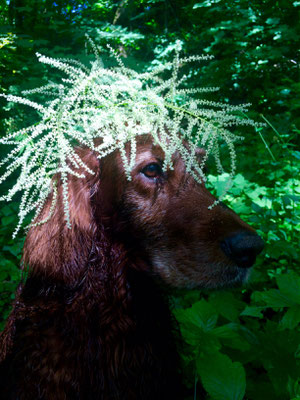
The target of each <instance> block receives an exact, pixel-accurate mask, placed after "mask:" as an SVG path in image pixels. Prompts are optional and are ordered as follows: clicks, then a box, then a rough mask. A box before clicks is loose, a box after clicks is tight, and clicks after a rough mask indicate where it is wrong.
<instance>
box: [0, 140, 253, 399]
mask: <svg viewBox="0 0 300 400" xmlns="http://www.w3.org/2000/svg"><path fill="white" fill-rule="evenodd" d="M78 152H79V154H80V155H81V157H83V159H84V161H85V162H86V163H87V164H88V165H89V167H90V168H92V169H93V170H94V171H95V175H89V176H87V177H86V179H84V180H82V179H81V180H80V179H78V178H75V177H71V178H70V185H69V200H70V215H71V223H72V228H71V229H68V228H67V227H66V226H65V224H64V222H63V220H64V215H63V205H62V191H61V188H59V195H58V205H57V207H56V210H55V213H54V216H53V217H52V219H51V220H50V222H48V223H46V224H44V225H41V226H37V227H34V228H31V230H30V231H29V233H28V235H27V238H26V242H25V246H24V256H23V261H24V264H25V265H28V266H29V277H28V279H27V281H26V282H25V283H24V284H22V285H20V288H19V291H18V294H17V297H16V301H15V304H14V308H13V311H12V313H11V315H10V317H9V319H8V322H7V325H6V328H5V330H4V332H3V333H2V336H1V338H0V344H1V350H0V361H2V363H1V364H0V372H1V377H0V387H1V398H2V399H6V400H16V399H18V400H25V399H28V400H29V399H30V400H33V399H44V400H48V399H53V400H54V399H55V400H63V399H70V400H71V399H72V400H76V399H78V400H79V399H80V400H88V399H90V400H92V399H97V400H101V399H103V400H108V399H122V400H123V399H124V400H126V399H128V400H134V399H143V400H147V399H149V400H150V399H152V400H154V399H155V400H159V399H181V398H182V394H181V392H180V385H179V384H178V382H179V380H178V377H177V370H178V362H177V355H176V352H175V347H174V343H173V340H172V335H171V318H170V315H169V311H168V307H167V303H166V301H165V299H164V298H163V295H162V294H161V292H160V290H159V289H158V287H159V285H157V280H162V281H164V282H166V283H167V284H170V285H172V286H176V287H220V286H223V285H230V284H234V283H237V282H241V281H243V280H244V279H245V278H246V275H247V272H246V270H245V269H243V268H238V267H236V266H235V265H234V264H233V262H232V261H230V260H229V259H228V258H227V257H226V256H225V254H224V253H223V252H222V250H221V249H220V241H221V240H222V239H224V238H225V237H226V236H227V235H230V234H231V233H234V232H236V231H239V230H246V231H250V230H252V229H251V228H250V227H249V226H248V225H247V224H245V223H244V222H243V221H242V220H241V219H239V217H238V216H237V215H236V214H234V213H233V212H232V211H231V210H229V209H228V208H225V207H224V206H222V205H217V206H215V207H214V208H213V209H212V210H209V209H208V206H209V205H211V204H212V203H213V201H214V199H213V197H212V195H211V194H210V193H209V192H208V191H207V190H206V189H205V187H204V185H200V184H198V183H196V182H195V181H194V180H193V179H192V178H191V176H189V175H188V174H187V173H186V171H185V167H184V163H183V161H182V160H181V159H180V157H179V156H176V155H175V156H174V170H169V171H167V172H166V173H165V174H164V176H162V177H160V178H159V179H156V180H155V179H154V180H153V179H152V180H151V179H149V178H147V177H146V176H145V175H144V174H143V173H142V172H141V171H142V169H143V168H144V167H145V166H146V165H147V164H149V163H151V162H158V161H159V160H162V159H163V156H164V155H163V152H162V150H161V149H160V148H159V147H158V146H154V145H153V144H152V141H151V140H150V139H149V138H148V137H144V138H141V139H140V141H139V143H138V152H137V162H136V165H135V167H134V169H133V171H132V180H131V181H127V180H126V178H125V174H124V171H123V167H122V162H121V158H120V156H119V154H118V153H113V154H112V155H110V156H108V157H107V158H106V159H105V160H103V161H101V162H100V161H99V160H98V159H97V158H96V156H95V155H94V154H93V153H92V152H91V151H90V150H88V149H79V150H78ZM202 155H203V153H202V151H199V157H201V156H202ZM50 205H51V199H49V201H48V202H47V204H46V205H45V207H44V210H43V213H42V215H41V217H40V218H41V219H43V218H44V217H45V216H46V215H47V214H48V212H49V209H50Z"/></svg>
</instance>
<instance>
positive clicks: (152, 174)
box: [142, 163, 162, 178]
mask: <svg viewBox="0 0 300 400" xmlns="http://www.w3.org/2000/svg"><path fill="white" fill-rule="evenodd" d="M142 173H143V174H144V175H145V176H146V177H147V178H157V177H158V176H160V175H161V174H162V169H161V166H160V165H159V164H157V163H151V164H148V165H146V167H145V168H143V169H142Z"/></svg>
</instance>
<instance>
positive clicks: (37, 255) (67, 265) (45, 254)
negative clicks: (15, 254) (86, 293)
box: [23, 148, 100, 282]
mask: <svg viewBox="0 0 300 400" xmlns="http://www.w3.org/2000/svg"><path fill="white" fill-rule="evenodd" d="M77 153H78V155H79V156H80V158H81V159H82V161H83V162H84V163H85V164H86V165H87V166H88V167H89V168H90V169H91V170H93V171H94V175H92V174H90V173H88V172H86V171H85V170H83V168H82V171H80V170H79V171H78V172H79V173H84V174H85V178H77V177H76V176H74V175H71V176H70V175H69V177H68V178H69V181H68V182H69V183H68V197H69V207H70V222H71V228H68V227H67V224H66V221H65V215H64V202H63V193H62V185H61V183H58V187H57V201H56V206H55V210H54V213H53V215H52V216H51V218H50V219H49V221H48V222H45V223H43V224H41V225H37V226H33V227H32V228H30V230H29V232H28V234H27V238H26V240H25V245H24V251H23V261H24V264H25V266H29V270H30V271H32V272H33V273H34V274H35V273H37V274H42V275H47V276H49V275H51V276H52V277H53V278H57V279H59V280H66V281H68V282H72V281H74V280H76V279H78V278H79V276H80V275H81V272H82V271H83V268H84V267H85V266H86V263H87V261H88V259H89V256H90V253H91V248H92V241H93V238H94V235H95V233H96V232H95V231H96V222H95V219H94V216H93V210H92V206H91V198H92V197H93V196H94V195H95V194H96V193H97V190H98V186H99V174H100V168H99V160H98V159H97V157H96V156H95V154H94V153H93V152H92V151H91V150H89V149H81V148H78V149H77ZM52 196H53V193H52V195H50V196H49V198H48V199H47V201H46V204H45V206H44V207H43V210H42V212H41V214H40V216H39V219H38V221H42V220H44V219H45V218H46V217H47V216H48V215H49V212H50V209H51V204H52Z"/></svg>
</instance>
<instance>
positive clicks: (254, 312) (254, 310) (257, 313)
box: [241, 306, 263, 318]
mask: <svg viewBox="0 0 300 400" xmlns="http://www.w3.org/2000/svg"><path fill="white" fill-rule="evenodd" d="M241 315H242V316H247V317H258V318H263V314H262V308H261V307H255V306H247V307H246V308H245V310H244V311H242V312H241Z"/></svg>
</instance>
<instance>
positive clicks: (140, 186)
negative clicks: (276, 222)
mask: <svg viewBox="0 0 300 400" xmlns="http://www.w3.org/2000/svg"><path fill="white" fill-rule="evenodd" d="M79 153H81V154H80V156H81V157H83V158H84V161H85V162H86V163H87V164H88V165H89V166H90V167H91V168H93V170H94V171H95V175H94V176H91V177H89V178H87V179H86V181H80V179H78V178H76V177H72V178H71V179H70V184H69V200H70V215H71V223H72V229H71V230H67V228H66V227H63V228H62V226H63V216H62V208H63V207H61V206H60V209H59V204H60V203H61V202H62V194H61V191H60V192H59V196H58V198H59V200H58V207H57V210H56V211H55V214H54V216H53V217H52V221H49V222H48V223H46V224H45V225H42V226H38V227H34V228H32V229H31V231H30V232H29V234H28V237H27V240H26V244H25V251H24V256H25V257H24V258H25V261H26V262H28V263H29V264H35V265H36V264H39V265H40V266H41V265H42V264H43V263H44V264H45V265H46V264H47V263H48V264H49V256H47V257H46V256H45V255H44V254H45V252H47V253H49V252H52V253H55V254H53V256H52V258H53V260H52V261H51V263H52V265H54V264H55V265H56V267H55V269H56V270H57V272H59V268H60V267H59V265H60V264H63V265H64V269H65V270H66V269H67V270H68V271H69V273H71V274H74V271H73V272H72V271H70V268H72V267H70V266H69V265H70V262H69V261H68V260H69V259H72V262H73V265H74V258H75V259H76V262H75V264H76V266H77V267H76V268H79V264H84V260H86V259H87V258H88V257H89V254H90V251H91V250H90V249H91V247H92V246H93V235H94V234H96V231H97V225H98V226H99V225H101V226H102V227H104V228H103V230H102V231H104V232H106V239H105V240H106V246H107V245H109V244H108V243H109V242H111V243H112V242H114V241H122V243H123V245H124V246H125V248H127V249H128V251H129V252H131V253H132V252H136V253H137V254H138V256H139V257H141V258H143V259H144V261H146V264H147V265H148V266H149V270H151V271H152V272H154V273H155V274H157V275H159V276H160V277H161V278H162V279H163V280H164V281H165V282H167V283H168V284H170V285H172V286H175V287H221V286H228V285H233V284H236V283H241V282H243V281H244V280H245V279H246V278H247V276H248V275H249V268H250V267H251V266H252V265H253V264H254V262H255V258H256V256H257V255H258V254H259V253H260V252H261V250H262V248H263V241H262V239H261V238H260V237H259V236H258V235H257V234H256V233H255V231H254V230H253V229H252V228H251V227H250V226H249V225H248V224H246V223H245V222H244V221H242V220H241V219H240V218H239V217H238V216H237V215H236V214H235V213H234V212H233V211H232V210H230V209H229V208H228V207H226V206H225V205H223V204H222V203H220V204H217V205H215V206H214V207H212V208H209V206H211V205H212V204H213V203H214V201H215V198H214V197H213V196H212V195H211V194H210V193H209V192H208V190H207V189H206V188H205V185H204V183H201V184H200V183H198V182H196V181H195V180H194V178H193V177H192V176H191V175H190V174H189V173H188V172H187V171H186V167H185V164H184V162H183V160H182V159H181V157H180V155H179V154H175V155H174V156H173V166H174V168H173V169H170V168H169V169H167V170H166V171H164V170H163V168H162V166H163V160H164V152H163V151H162V149H161V148H160V147H159V146H158V145H154V144H153V141H152V139H151V138H150V137H147V136H145V137H141V138H140V139H139V140H138V143H137V154H136V162H135V166H134V168H133V169H132V172H131V180H128V179H127V178H126V175H125V171H124V167H123V163H122V159H121V156H120V154H119V153H118V152H117V151H116V152H114V153H112V154H110V155H109V156H107V157H106V158H105V159H104V160H100V161H99V160H97V158H96V156H95V155H94V154H93V153H92V152H91V151H89V150H79ZM203 154H204V152H203V150H201V149H199V150H198V156H199V161H201V157H203ZM49 207H50V200H49V204H46V207H45V210H44V212H43V215H47V212H48V211H47V210H49ZM43 215H42V216H41V218H43ZM54 226H55V228H53V227H54ZM59 226H60V228H59ZM102 237H103V235H102ZM108 237H109V239H107V238H108ZM60 242H61V244H60V248H58V243H60ZM100 245H101V243H100ZM33 248H36V249H39V250H38V252H37V251H35V252H34V251H33ZM77 248H78V249H77ZM35 253H36V254H35ZM37 253H39V254H37ZM60 253H61V254H60ZM59 257H60V260H62V261H60V262H59V261H58V258H59ZM71 264H72V263H71ZM44 268H45V267H44ZM52 269H53V268H52Z"/></svg>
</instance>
